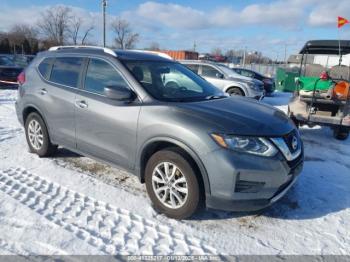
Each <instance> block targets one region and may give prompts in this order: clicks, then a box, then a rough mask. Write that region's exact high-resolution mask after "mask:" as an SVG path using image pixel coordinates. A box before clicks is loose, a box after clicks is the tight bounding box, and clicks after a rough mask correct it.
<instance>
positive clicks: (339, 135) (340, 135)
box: [333, 127, 349, 140]
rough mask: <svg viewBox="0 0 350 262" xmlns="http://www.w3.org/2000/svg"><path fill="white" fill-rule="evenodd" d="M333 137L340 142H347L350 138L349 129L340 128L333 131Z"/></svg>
mask: <svg viewBox="0 0 350 262" xmlns="http://www.w3.org/2000/svg"><path fill="white" fill-rule="evenodd" d="M333 136H334V138H336V139H338V140H346V139H347V138H348V137H349V129H346V128H342V127H338V128H335V129H333Z"/></svg>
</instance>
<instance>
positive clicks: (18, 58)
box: [13, 55, 35, 68]
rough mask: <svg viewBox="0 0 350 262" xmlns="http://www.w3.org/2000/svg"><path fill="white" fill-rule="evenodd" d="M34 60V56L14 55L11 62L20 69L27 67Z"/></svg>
mask: <svg viewBox="0 0 350 262" xmlns="http://www.w3.org/2000/svg"><path fill="white" fill-rule="evenodd" d="M34 58H35V55H15V56H13V62H14V63H15V64H16V65H17V66H19V67H22V68H25V67H27V66H28V65H29V64H30V62H31V61H32V60H33V59H34Z"/></svg>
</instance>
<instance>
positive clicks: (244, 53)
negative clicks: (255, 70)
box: [242, 46, 247, 68]
mask: <svg viewBox="0 0 350 262" xmlns="http://www.w3.org/2000/svg"><path fill="white" fill-rule="evenodd" d="M246 52H247V47H246V46H245V47H244V52H243V66H242V67H243V68H244V67H245V59H246Z"/></svg>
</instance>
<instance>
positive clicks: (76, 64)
mask: <svg viewBox="0 0 350 262" xmlns="http://www.w3.org/2000/svg"><path fill="white" fill-rule="evenodd" d="M82 64H83V58H79V57H57V58H56V59H55V62H54V64H53V67H52V72H51V76H50V81H51V82H54V83H57V84H60V85H65V86H70V87H78V81H79V74H80V70H81V66H82Z"/></svg>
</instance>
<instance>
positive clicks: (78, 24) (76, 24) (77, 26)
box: [69, 17, 94, 45]
mask: <svg viewBox="0 0 350 262" xmlns="http://www.w3.org/2000/svg"><path fill="white" fill-rule="evenodd" d="M83 22H84V21H83V19H82V18H81V17H73V18H72V19H71V21H70V26H69V33H70V36H71V38H72V42H73V44H74V45H77V44H78V42H79V38H81V41H80V43H81V44H82V45H84V44H85V43H86V41H87V40H88V38H89V37H90V35H91V32H92V31H93V30H94V26H93V25H90V26H88V27H86V28H85V29H84V28H83V27H84V23H83ZM83 30H84V31H83ZM81 32H83V33H82V34H81Z"/></svg>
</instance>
